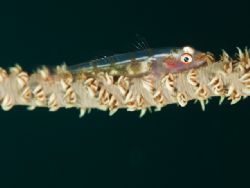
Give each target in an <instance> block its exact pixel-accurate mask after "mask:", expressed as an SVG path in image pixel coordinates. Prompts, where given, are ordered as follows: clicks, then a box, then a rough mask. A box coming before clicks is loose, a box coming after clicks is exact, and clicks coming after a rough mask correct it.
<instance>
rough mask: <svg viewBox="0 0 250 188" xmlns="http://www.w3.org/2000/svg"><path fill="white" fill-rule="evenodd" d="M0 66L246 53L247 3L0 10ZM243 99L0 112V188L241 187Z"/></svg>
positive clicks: (245, 132)
mask: <svg viewBox="0 0 250 188" xmlns="http://www.w3.org/2000/svg"><path fill="white" fill-rule="evenodd" d="M1 4H2V5H1V8H0V66H1V67H4V68H7V67H10V66H12V65H14V64H15V63H16V62H18V63H19V64H21V65H22V67H23V68H24V69H25V70H28V71H30V72H32V71H34V70H36V68H37V67H38V66H41V65H44V64H45V65H49V66H55V65H58V64H61V63H62V62H66V63H67V64H69V65H73V64H76V63H79V62H82V61H85V60H88V59H91V58H96V57H100V56H103V55H107V54H108V55H110V54H113V53H119V52H127V51H131V50H134V49H133V48H131V46H132V44H133V43H134V42H135V41H136V35H137V34H139V35H140V36H143V37H145V38H146V40H147V42H148V43H149V45H150V47H152V48H156V47H164V46H183V45H187V44H190V45H192V46H194V47H196V48H198V49H200V50H204V51H211V52H213V53H215V54H216V55H217V56H218V55H219V54H220V52H221V49H225V50H227V51H228V53H230V54H234V53H235V52H236V47H237V46H239V47H241V48H244V47H245V46H250V27H249V26H250V22H249V18H250V11H249V7H250V6H249V3H247V1H245V2H244V1H234V2H226V1H224V2H219V1H217V2H212V1H197V2H191V1H161V2H160V1H147V2H145V1H144V2H142V1H141V2H139V1H131V2H129V1H109V2H107V1H89V2H88V1H72V2H69V1H46V0H45V1H18V0H11V1H6V2H1ZM249 106H250V101H249V99H245V100H242V101H240V102H239V103H238V104H236V105H234V106H231V105H230V104H229V103H228V102H225V103H224V104H223V105H222V106H219V105H218V99H213V100H211V101H210V103H209V104H208V105H207V106H206V111H205V112H202V111H201V108H200V105H199V104H193V103H192V102H191V103H189V104H188V106H187V107H185V108H180V107H177V106H176V105H170V106H168V107H166V108H163V109H162V111H161V112H155V113H152V114H150V113H147V114H146V115H145V116H144V117H143V118H142V119H140V118H139V117H138V116H139V113H137V112H134V113H130V112H126V111H119V112H118V113H117V114H115V115H114V116H113V117H109V116H108V114H107V113H106V112H100V111H96V110H94V111H92V112H91V113H90V114H88V115H86V117H84V118H82V119H79V118H78V111H77V110H75V109H69V110H64V109H62V110H59V111H58V112H53V113H52V112H48V110H47V109H36V110H35V111H32V112H29V111H27V110H26V109H25V108H24V107H15V108H13V109H12V110H11V111H9V112H3V111H0V179H1V181H0V187H230V186H232V187H248V186H249V167H250V165H249V160H250V158H249V157H250V155H249V144H250V139H249V134H250V128H249V127H250V125H249V115H250V112H249Z"/></svg>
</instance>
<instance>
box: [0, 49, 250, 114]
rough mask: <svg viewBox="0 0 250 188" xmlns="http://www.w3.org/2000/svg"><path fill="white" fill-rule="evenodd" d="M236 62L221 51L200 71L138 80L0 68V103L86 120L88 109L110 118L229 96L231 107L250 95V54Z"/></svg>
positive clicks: (100, 74) (62, 68) (62, 70)
mask: <svg viewBox="0 0 250 188" xmlns="http://www.w3.org/2000/svg"><path fill="white" fill-rule="evenodd" d="M238 50H239V53H238V54H237V56H236V57H235V58H234V59H232V58H230V57H229V56H228V54H227V53H226V52H223V54H222V56H221V59H220V60H218V61H216V60H214V58H213V56H212V55H211V54H207V59H208V60H207V63H206V65H204V66H201V67H198V68H196V69H191V70H187V71H183V72H180V73H168V74H166V75H163V76H161V77H159V78H156V77H155V76H154V75H153V74H151V73H149V74H146V75H141V76H139V77H128V76H125V75H111V74H109V73H108V72H105V71H98V72H93V73H88V74H85V73H84V72H79V73H72V72H70V71H69V70H68V69H67V66H66V65H62V66H58V67H57V68H56V70H55V71H54V72H50V70H48V69H47V68H46V67H44V68H42V69H39V70H38V71H37V72H35V73H33V74H31V75H28V73H26V72H24V71H23V70H22V68H21V67H20V66H19V65H16V66H15V67H12V68H10V69H9V71H8V72H7V71H6V70H4V69H2V68H0V102H1V106H2V109H3V110H6V111H7V110H10V109H11V108H12V107H13V106H14V105H25V106H28V109H30V110H31V109H34V108H36V107H48V108H49V110H50V111H56V110H57V109H59V108H61V107H65V108H71V107H76V108H79V109H80V110H81V113H80V116H82V115H83V114H84V113H85V111H86V110H87V109H93V108H96V109H101V110H109V113H110V115H112V114H113V113H115V112H116V111H117V110H118V109H120V108H126V109H127V110H128V111H135V110H141V112H142V113H141V115H143V114H144V113H145V111H146V109H148V108H150V107H156V109H158V110H159V109H161V108H162V107H164V106H166V105H168V104H172V103H177V104H179V105H180V106H182V107H184V106H186V105H187V103H188V101H190V100H198V101H200V103H201V106H202V109H203V110H204V109H205V104H206V102H207V101H208V99H210V98H212V97H215V96H218V97H221V99H224V98H228V99H229V100H230V101H231V104H235V103H237V102H238V101H239V100H240V99H241V98H242V97H246V96H249V95H250V58H249V51H248V50H247V49H245V51H244V52H242V51H241V50H240V49H238Z"/></svg>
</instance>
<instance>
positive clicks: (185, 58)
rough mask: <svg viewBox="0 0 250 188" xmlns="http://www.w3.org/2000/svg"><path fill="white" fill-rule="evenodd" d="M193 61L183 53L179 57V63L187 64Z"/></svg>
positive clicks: (188, 55) (187, 54)
mask: <svg viewBox="0 0 250 188" xmlns="http://www.w3.org/2000/svg"><path fill="white" fill-rule="evenodd" d="M192 60H193V58H192V56H191V55H190V54H189V53H184V54H182V55H181V62H182V63H184V64H189V63H191V62H192Z"/></svg>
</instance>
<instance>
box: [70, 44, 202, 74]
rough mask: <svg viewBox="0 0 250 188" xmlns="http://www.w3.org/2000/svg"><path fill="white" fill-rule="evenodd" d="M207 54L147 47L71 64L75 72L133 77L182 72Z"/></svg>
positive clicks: (199, 62)
mask: <svg viewBox="0 0 250 188" xmlns="http://www.w3.org/2000/svg"><path fill="white" fill-rule="evenodd" d="M205 57H206V54H205V53H202V52H200V51H197V50H195V49H194V48H191V47H183V48H158V49H144V50H140V51H136V52H129V53H123V54H115V55H113V56H108V57H103V58H100V59H95V60H91V61H87V62H84V63H80V64H78V65H74V66H71V67H69V70H70V71H71V72H73V73H78V72H87V73H93V72H100V71H101V72H103V71H106V72H108V73H109V74H111V75H124V76H129V77H136V76H141V75H145V74H149V73H153V74H160V75H163V74H166V73H178V72H183V71H185V70H189V69H192V68H197V67H199V66H201V65H203V64H204V63H205V62H206V59H205Z"/></svg>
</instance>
